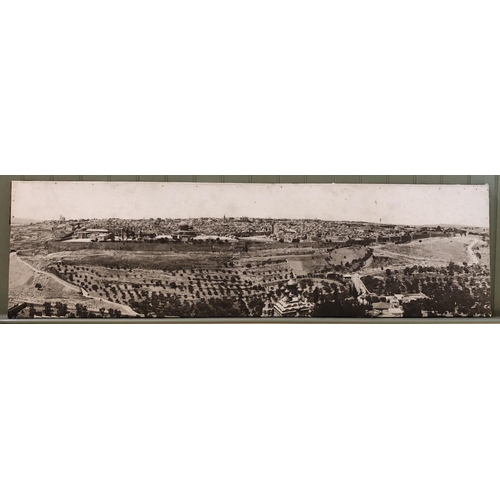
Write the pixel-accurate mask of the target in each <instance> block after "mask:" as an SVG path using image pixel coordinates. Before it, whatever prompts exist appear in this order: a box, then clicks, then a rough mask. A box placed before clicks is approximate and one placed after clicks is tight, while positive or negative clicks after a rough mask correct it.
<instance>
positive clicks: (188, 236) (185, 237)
mask: <svg viewBox="0 0 500 500" xmlns="http://www.w3.org/2000/svg"><path fill="white" fill-rule="evenodd" d="M196 236H198V234H197V233H196V231H195V230H194V229H193V226H190V225H189V224H188V223H186V222H181V223H180V224H179V229H178V230H177V231H176V232H175V233H174V234H173V237H174V239H176V240H180V241H190V240H192V239H193V238H195V237H196Z"/></svg>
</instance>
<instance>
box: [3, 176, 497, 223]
mask: <svg viewBox="0 0 500 500" xmlns="http://www.w3.org/2000/svg"><path fill="white" fill-rule="evenodd" d="M11 213H12V222H14V223H15V221H16V218H23V219H24V218H26V219H40V220H47V219H57V218H59V216H60V215H63V216H64V217H66V219H80V218H85V219H92V218H110V217H118V218H124V219H141V218H150V217H155V218H156V217H162V218H169V217H170V218H182V219H189V218H194V217H223V216H224V215H226V216H227V217H241V216H247V217H263V218H264V217H274V218H298V219H300V218H307V219H314V218H318V219H324V220H352V221H369V222H381V223H389V224H391V223H392V224H408V225H425V224H428V225H432V224H450V225H451V224H454V225H466V226H482V227H486V226H488V216H489V202H488V186H449V185H439V186H422V185H421V186H418V185H399V186H398V185H387V184H386V185H373V184H372V185H369V184H366V185H363V184H300V185H299V184H274V185H273V184H195V183H165V184H160V183H125V182H122V183H119V182H117V183H110V182H13V188H12V212H11Z"/></svg>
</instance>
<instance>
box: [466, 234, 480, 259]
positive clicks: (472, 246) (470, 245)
mask: <svg viewBox="0 0 500 500" xmlns="http://www.w3.org/2000/svg"><path fill="white" fill-rule="evenodd" d="M478 243H479V240H474V241H472V242H471V243H470V244H469V246H468V247H467V252H469V255H470V258H471V259H472V263H473V264H479V259H478V258H477V255H476V254H475V253H474V250H472V249H473V248H474V245H477V244H478Z"/></svg>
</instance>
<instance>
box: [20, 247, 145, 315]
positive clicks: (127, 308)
mask: <svg viewBox="0 0 500 500" xmlns="http://www.w3.org/2000/svg"><path fill="white" fill-rule="evenodd" d="M13 257H14V258H16V259H17V260H18V261H19V262H20V263H21V264H23V265H25V266H27V267H29V268H30V269H31V271H33V272H35V273H40V274H45V276H48V277H49V278H50V279H52V280H54V281H56V282H57V283H59V284H61V285H62V286H64V287H66V288H68V289H69V290H73V291H74V292H77V293H81V294H82V295H83V296H84V297H87V298H90V299H93V300H94V301H96V302H100V303H102V304H109V305H110V306H113V307H114V308H115V309H120V310H121V311H122V313H125V314H127V315H129V316H132V317H135V316H140V314H138V313H137V312H136V311H134V310H133V309H132V308H131V307H130V306H127V305H125V304H119V303H117V302H112V301H111V300H107V299H102V298H101V297H93V296H92V295H90V294H89V293H88V292H87V290H85V289H84V288H81V287H79V286H77V285H72V284H71V283H68V282H67V281H64V280H63V279H61V278H59V276H56V275H55V274H52V273H49V272H48V271H42V270H41V269H37V268H36V267H34V266H32V265H31V264H30V263H29V262H26V261H25V260H23V259H21V257H19V255H18V254H17V253H14V255H13Z"/></svg>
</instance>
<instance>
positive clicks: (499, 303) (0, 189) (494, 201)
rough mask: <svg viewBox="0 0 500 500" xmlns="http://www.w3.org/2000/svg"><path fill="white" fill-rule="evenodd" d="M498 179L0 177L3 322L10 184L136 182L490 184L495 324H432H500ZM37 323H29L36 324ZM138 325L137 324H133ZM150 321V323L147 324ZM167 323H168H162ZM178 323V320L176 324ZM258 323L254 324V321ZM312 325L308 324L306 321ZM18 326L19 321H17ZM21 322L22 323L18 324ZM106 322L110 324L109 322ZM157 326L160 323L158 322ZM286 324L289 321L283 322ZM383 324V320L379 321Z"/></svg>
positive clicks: (0, 310) (2, 317)
mask: <svg viewBox="0 0 500 500" xmlns="http://www.w3.org/2000/svg"><path fill="white" fill-rule="evenodd" d="M499 177H500V176H498V175H303V176H302V175H152V176H148V175H123V176H119V175H118V176H117V175H65V176H61V175H0V321H2V322H9V320H7V319H6V316H7V301H8V300H7V297H8V264H9V218H10V184H11V181H13V180H24V181H42V180H55V181H68V180H79V181H94V182H98V181H108V182H109V181H137V182H254V183H278V182H283V183H302V182H305V183H321V182H324V183H330V182H336V183H352V184H356V183H366V184H373V183H380V184H386V183H391V184H415V183H420V184H488V185H489V187H490V217H491V220H490V227H491V270H492V295H493V313H494V318H493V319H492V320H483V319H453V320H441V319H437V320H432V322H437V323H440V322H441V323H444V322H451V323H457V322H477V323H488V322H490V321H495V322H500V254H499V252H498V248H497V245H498V235H499V233H500V206H499V201H498V200H499ZM34 321H36V320H30V322H34ZM133 321H137V320H133ZM148 321H151V320H148ZM160 321H168V320H160ZM176 321H177V320H176ZM190 321H191V322H198V323H200V322H207V320H200V319H198V320H179V322H183V323H184V322H190ZM229 321H231V322H234V323H240V322H245V321H248V320H244V319H232V320H229ZM251 321H255V320H251ZM306 321H309V320H306ZM14 322H16V320H14ZM17 322H19V321H17ZM106 322H109V320H108V321H106ZM156 322H157V321H156ZM282 322H287V321H282ZM311 322H312V323H318V322H323V323H325V322H332V323H345V322H352V323H364V322H373V320H366V319H359V318H358V319H341V318H331V319H330V318H327V319H322V320H321V321H318V320H315V321H311ZM377 322H380V320H377ZM389 322H398V323H401V322H410V323H411V322H413V323H415V322H416V323H420V322H422V320H398V321H396V320H389Z"/></svg>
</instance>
